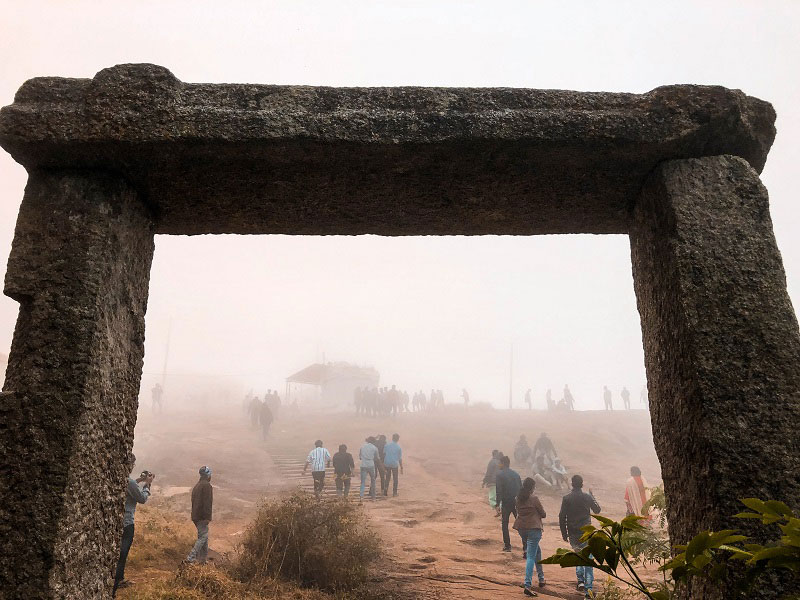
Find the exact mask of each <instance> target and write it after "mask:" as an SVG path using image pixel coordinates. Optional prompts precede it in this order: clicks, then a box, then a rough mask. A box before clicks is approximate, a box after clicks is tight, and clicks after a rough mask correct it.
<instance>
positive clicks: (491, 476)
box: [481, 450, 501, 516]
mask: <svg viewBox="0 0 800 600" xmlns="http://www.w3.org/2000/svg"><path fill="white" fill-rule="evenodd" d="M500 456H501V454H500V451H499V450H492V458H491V460H490V461H489V464H488V465H486V474H485V475H484V476H483V483H482V484H481V487H485V488H488V489H489V506H491V507H492V508H495V507H496V506H497V471H498V469H499V468H500ZM497 515H498V516H499V515H500V511H499V510H497Z"/></svg>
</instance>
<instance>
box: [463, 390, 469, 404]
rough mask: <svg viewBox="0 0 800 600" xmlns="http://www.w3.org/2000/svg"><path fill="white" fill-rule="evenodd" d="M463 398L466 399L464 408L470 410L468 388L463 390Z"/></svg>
mask: <svg viewBox="0 0 800 600" xmlns="http://www.w3.org/2000/svg"><path fill="white" fill-rule="evenodd" d="M461 397H462V398H463V399H464V408H469V392H468V391H467V388H464V389H462V390H461Z"/></svg>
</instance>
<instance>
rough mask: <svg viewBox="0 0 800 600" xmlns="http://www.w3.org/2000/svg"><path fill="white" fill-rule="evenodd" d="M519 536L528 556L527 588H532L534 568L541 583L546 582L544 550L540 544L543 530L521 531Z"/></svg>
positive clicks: (526, 564)
mask: <svg viewBox="0 0 800 600" xmlns="http://www.w3.org/2000/svg"><path fill="white" fill-rule="evenodd" d="M519 536H520V537H521V538H522V547H523V548H525V552H526V553H527V554H528V559H527V562H526V563H525V587H531V582H532V581H533V568H534V567H536V575H537V576H538V577H539V581H544V569H542V549H541V547H540V546H539V542H541V541H542V530H541V529H520V530H519Z"/></svg>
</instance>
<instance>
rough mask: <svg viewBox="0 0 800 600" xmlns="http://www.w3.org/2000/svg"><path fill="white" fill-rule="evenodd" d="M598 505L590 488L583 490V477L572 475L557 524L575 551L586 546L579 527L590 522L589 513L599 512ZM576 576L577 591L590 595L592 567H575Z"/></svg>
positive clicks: (592, 579) (592, 576)
mask: <svg viewBox="0 0 800 600" xmlns="http://www.w3.org/2000/svg"><path fill="white" fill-rule="evenodd" d="M599 512H600V505H599V504H598V503H597V500H595V499H594V495H593V494H592V490H589V493H588V494H587V493H585V492H584V491H583V477H581V476H580V475H573V477H572V491H571V492H570V493H569V494H567V495H566V496H564V498H563V500H562V501H561V512H560V513H559V514H558V524H559V525H560V526H561V537H562V538H564V541H565V542H569V544H570V546H572V549H573V550H575V551H576V552H577V551H579V550H581V549H583V548H585V547H586V542H581V537H583V531H581V527H584V526H586V525H589V524H591V522H592V517H591V513H595V514H597V513H599ZM575 572H576V574H577V576H578V591H580V592H584V593H585V597H586V598H591V597H593V596H592V594H591V593H592V584H593V582H594V571H593V570H592V567H575Z"/></svg>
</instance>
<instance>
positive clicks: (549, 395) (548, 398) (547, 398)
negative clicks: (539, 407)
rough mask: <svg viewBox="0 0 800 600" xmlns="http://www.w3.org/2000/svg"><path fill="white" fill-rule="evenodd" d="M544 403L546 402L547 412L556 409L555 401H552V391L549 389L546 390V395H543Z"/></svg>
mask: <svg viewBox="0 0 800 600" xmlns="http://www.w3.org/2000/svg"><path fill="white" fill-rule="evenodd" d="M545 401H546V402H547V410H555V409H556V401H555V400H553V391H552V390H551V389H550V388H547V394H546V395H545Z"/></svg>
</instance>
